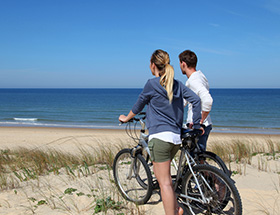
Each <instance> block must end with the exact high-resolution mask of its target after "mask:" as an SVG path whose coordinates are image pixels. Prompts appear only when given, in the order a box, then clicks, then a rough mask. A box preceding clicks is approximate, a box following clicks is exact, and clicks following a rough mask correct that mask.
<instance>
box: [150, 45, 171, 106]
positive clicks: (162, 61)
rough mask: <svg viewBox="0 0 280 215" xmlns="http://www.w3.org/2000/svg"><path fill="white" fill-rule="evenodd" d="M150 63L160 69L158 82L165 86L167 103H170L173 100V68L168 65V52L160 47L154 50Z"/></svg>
mask: <svg viewBox="0 0 280 215" xmlns="http://www.w3.org/2000/svg"><path fill="white" fill-rule="evenodd" d="M151 63H154V64H155V65H156V67H157V68H158V70H159V71H160V84H161V86H163V87H164V88H165V90H166V92H167V96H168V99H169V103H171V102H172V100H173V82H174V69H173V67H172V66H171V65H170V59H169V55H168V53H167V52H166V51H163V50H161V49H158V50H156V51H154V53H153V55H152V57H151Z"/></svg>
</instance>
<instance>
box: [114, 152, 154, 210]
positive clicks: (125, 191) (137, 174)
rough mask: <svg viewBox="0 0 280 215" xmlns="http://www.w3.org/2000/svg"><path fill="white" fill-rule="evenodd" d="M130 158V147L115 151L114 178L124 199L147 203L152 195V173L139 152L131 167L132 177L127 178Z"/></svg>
mask: <svg viewBox="0 0 280 215" xmlns="http://www.w3.org/2000/svg"><path fill="white" fill-rule="evenodd" d="M132 158H133V157H132V155H131V149H127V148H126V149H122V150H121V151H119V152H118V153H117V155H116V157H115V159H114V164H113V174H114V180H115V183H116V185H117V188H118V190H119V191H120V193H121V195H122V196H123V197H124V198H125V199H127V200H128V201H131V202H134V203H136V204H138V205H141V204H145V203H147V202H148V201H149V199H150V197H151V195H152V192H153V183H152V175H151V171H150V168H149V167H148V165H147V163H146V161H145V159H144V158H143V157H142V155H141V154H137V155H136V156H135V159H134V164H133V168H132V177H131V178H130V179H128V177H127V176H128V174H129V171H130V169H131V161H132ZM143 183H144V184H145V186H143Z"/></svg>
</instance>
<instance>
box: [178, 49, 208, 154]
mask: <svg viewBox="0 0 280 215" xmlns="http://www.w3.org/2000/svg"><path fill="white" fill-rule="evenodd" d="M179 60H180V68H181V70H182V73H183V74H185V75H186V76H187V77H188V80H187V82H186V86H187V87H188V88H190V89H191V90H192V91H194V92H195V93H196V94H197V95H198V96H199V97H200V99H201V110H202V112H201V121H200V124H203V125H204V126H205V132H204V134H203V135H202V136H200V138H199V141H198V145H199V147H200V149H201V150H202V151H206V142H207V139H208V137H209V134H210V131H211V130H212V121H211V118H210V115H209V113H210V111H211V107H212V103H213V99H212V97H211V95H210V93H209V84H208V80H207V79H206V77H205V76H204V74H203V73H202V72H201V71H200V70H198V71H197V70H196V65H197V56H196V54H195V53H194V52H192V51H190V50H186V51H184V52H182V53H181V54H180V55H179ZM186 105H187V104H186ZM192 115H193V113H192V105H191V104H190V103H189V104H188V117H187V125H188V127H189V128H192V126H193V122H192Z"/></svg>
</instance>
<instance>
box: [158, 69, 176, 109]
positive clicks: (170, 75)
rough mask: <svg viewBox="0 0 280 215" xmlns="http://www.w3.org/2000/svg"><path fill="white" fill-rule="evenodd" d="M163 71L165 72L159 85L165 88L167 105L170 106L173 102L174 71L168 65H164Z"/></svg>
mask: <svg viewBox="0 0 280 215" xmlns="http://www.w3.org/2000/svg"><path fill="white" fill-rule="evenodd" d="M164 70H165V72H164V74H163V75H161V78H160V84H161V86H163V87H164V88H165V90H166V92H167V96H168V99H169V103H170V104H171V103H172V100H173V82H174V69H173V67H172V66H171V65H170V64H166V66H165V69H164Z"/></svg>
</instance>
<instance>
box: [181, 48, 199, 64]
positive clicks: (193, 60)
mask: <svg viewBox="0 0 280 215" xmlns="http://www.w3.org/2000/svg"><path fill="white" fill-rule="evenodd" d="M179 59H180V62H181V63H182V61H184V62H185V63H186V64H187V66H188V67H191V68H196V64H197V56H196V54H195V53H194V52H192V51H190V50H186V51H183V52H182V53H181V54H180V55H179Z"/></svg>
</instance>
